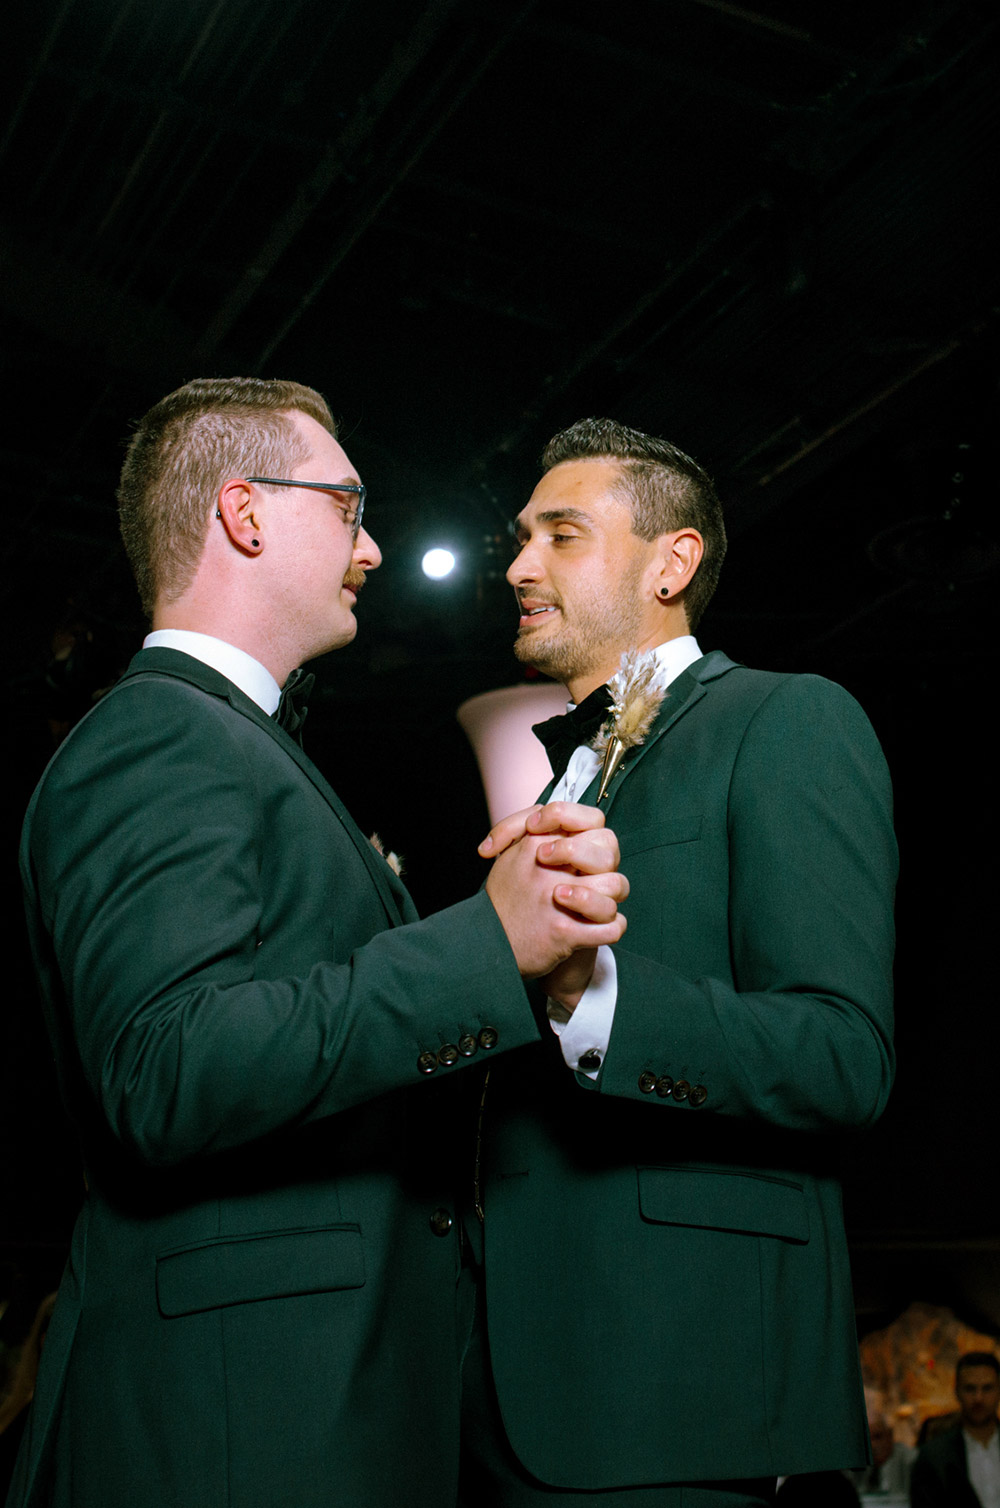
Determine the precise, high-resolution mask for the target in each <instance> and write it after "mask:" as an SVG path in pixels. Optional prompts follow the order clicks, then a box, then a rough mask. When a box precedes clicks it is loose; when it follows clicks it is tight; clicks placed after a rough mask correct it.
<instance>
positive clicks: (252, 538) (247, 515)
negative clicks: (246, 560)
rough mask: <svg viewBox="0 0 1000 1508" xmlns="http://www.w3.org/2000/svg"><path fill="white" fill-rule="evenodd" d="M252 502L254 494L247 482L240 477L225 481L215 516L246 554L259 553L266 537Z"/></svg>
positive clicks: (239, 548)
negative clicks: (259, 524)
mask: <svg viewBox="0 0 1000 1508" xmlns="http://www.w3.org/2000/svg"><path fill="white" fill-rule="evenodd" d="M251 502H252V494H251V492H250V488H249V487H248V486H247V484H246V482H244V481H241V480H240V479H239V478H236V479H235V480H233V481H229V482H223V484H222V486H221V487H220V489H219V496H218V498H217V499H216V504H215V516H216V518H217V519H219V520H220V522H221V524H222V527H223V528H224V529H225V531H226V533H227V534H228V535H229V539H230V542H231V543H232V544H233V545H235V546H236V548H237V549H238V550H241V551H242V552H243V554H244V555H259V554H260V552H261V551H262V550H263V548H264V539H263V535H262V532H261V530H260V528H259V527H258V524H257V519H256V518H255V517H254V513H253V508H252V507H251Z"/></svg>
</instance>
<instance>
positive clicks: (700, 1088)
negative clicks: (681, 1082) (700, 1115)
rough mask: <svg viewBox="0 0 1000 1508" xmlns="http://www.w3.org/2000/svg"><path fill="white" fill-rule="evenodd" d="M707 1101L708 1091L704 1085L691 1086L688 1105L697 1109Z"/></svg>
mask: <svg viewBox="0 0 1000 1508" xmlns="http://www.w3.org/2000/svg"><path fill="white" fill-rule="evenodd" d="M707 1099H708V1090H707V1089H706V1088H705V1086H704V1084H693V1085H692V1086H691V1093H690V1094H689V1095H688V1104H689V1105H694V1106H695V1108H696V1109H697V1107H698V1106H699V1105H704V1103H705V1101H706V1100H707Z"/></svg>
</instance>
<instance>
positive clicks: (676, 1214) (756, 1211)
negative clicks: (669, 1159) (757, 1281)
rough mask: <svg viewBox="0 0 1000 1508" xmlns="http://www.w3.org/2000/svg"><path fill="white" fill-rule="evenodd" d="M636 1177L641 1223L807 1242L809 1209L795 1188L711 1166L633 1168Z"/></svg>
mask: <svg viewBox="0 0 1000 1508" xmlns="http://www.w3.org/2000/svg"><path fill="white" fill-rule="evenodd" d="M638 1174H639V1209H640V1211H641V1213H642V1217H643V1219H644V1220H652V1221H655V1222H657V1223H662V1224H664V1225H699V1226H704V1227H707V1228H709V1229H712V1230H729V1231H743V1232H745V1233H746V1234H748V1235H755V1236H780V1237H782V1238H783V1239H784V1240H786V1241H808V1240H809V1209H808V1206H807V1204H806V1197H805V1194H804V1192H803V1190H802V1188H801V1187H800V1185H799V1184H796V1183H792V1182H790V1181H789V1182H785V1181H784V1180H783V1179H779V1178H769V1177H765V1176H764V1175H762V1174H758V1173H729V1172H726V1173H723V1172H717V1171H715V1170H714V1169H712V1168H639V1169H638Z"/></svg>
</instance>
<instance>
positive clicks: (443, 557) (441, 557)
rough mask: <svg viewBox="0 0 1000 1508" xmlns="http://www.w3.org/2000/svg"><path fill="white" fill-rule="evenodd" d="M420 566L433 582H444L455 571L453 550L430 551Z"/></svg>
mask: <svg viewBox="0 0 1000 1508" xmlns="http://www.w3.org/2000/svg"><path fill="white" fill-rule="evenodd" d="M420 564H421V566H422V568H423V572H424V575H425V576H429V577H430V578H431V580H432V581H443V580H444V578H445V577H446V576H450V575H451V573H452V571H453V570H454V569H455V556H454V555H453V554H452V552H451V550H442V549H433V550H428V551H427V553H426V555H425V556H424V558H423V560H422V561H421V562H420Z"/></svg>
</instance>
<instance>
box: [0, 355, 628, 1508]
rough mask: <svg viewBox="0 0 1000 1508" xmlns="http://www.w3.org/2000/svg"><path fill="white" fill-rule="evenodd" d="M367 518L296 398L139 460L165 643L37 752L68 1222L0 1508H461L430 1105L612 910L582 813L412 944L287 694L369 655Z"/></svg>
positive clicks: (147, 449) (32, 863) (490, 1052)
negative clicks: (539, 980)
mask: <svg viewBox="0 0 1000 1508" xmlns="http://www.w3.org/2000/svg"><path fill="white" fill-rule="evenodd" d="M364 501H365V487H364V484H363V483H362V482H361V481H360V479H359V477H358V474H357V472H356V470H355V468H354V467H353V465H352V464H351V461H350V460H349V458H348V456H347V455H346V454H345V452H344V450H343V449H342V447H341V445H340V443H339V441H338V440H337V437H336V429H335V427H334V423H333V420H332V418H331V416H330V411H329V409H328V407H327V405H326V403H325V401H324V400H323V399H322V398H321V397H320V395H319V394H318V393H316V392H314V391H313V390H312V389H310V388H305V387H302V386H300V385H299V384H297V383H287V382H266V381H262V380H258V379H255V378H234V379H231V380H225V381H224V380H214V379H210V380H205V381H199V382H192V383H189V384H187V386H186V387H184V388H181V389H180V390H178V391H177V392H175V393H172V394H170V395H169V396H168V397H167V398H165V399H163V400H162V401H161V402H160V403H159V404H157V405H156V406H155V407H154V408H153V409H151V410H150V412H149V413H148V414H147V415H146V416H145V418H144V419H143V420H142V421H141V422H140V425H139V427H138V429H137V432H136V434H135V436H134V437H133V439H132V442H131V444H130V446H129V451H128V455H127V457H126V461H125V466H124V470H123V472H122V480H121V486H120V489H119V503H120V513H121V524H122V533H123V536H124V539H125V543H126V547H127V549H128V552H129V557H130V560H131V562H132V565H133V569H134V571H135V574H136V579H137V581H138V583H139V587H140V591H141V594H142V597H143V602H144V605H145V607H146V609H147V611H148V612H149V613H150V616H151V617H152V622H153V632H152V634H151V635H150V636H149V637H148V638H147V639H146V641H145V644H144V647H143V649H142V650H141V651H140V653H139V654H138V655H137V656H136V657H135V659H134V660H133V662H132V664H131V665H130V666H129V669H128V670H127V672H126V674H125V676H124V677H123V678H122V680H121V681H119V682H118V684H117V685H116V686H115V687H114V688H113V689H112V690H111V691H110V692H109V693H108V695H107V696H106V697H105V698H104V699H103V701H101V702H100V703H99V704H98V705H97V707H96V708H95V709H94V710H93V711H92V712H91V714H90V715H89V716H88V717H86V718H85V719H84V720H83V721H82V722H81V723H80V724H79V726H78V727H77V728H76V729H74V731H73V732H72V733H71V734H70V736H69V737H68V738H67V739H66V741H65V743H64V744H63V745H62V746H61V747H60V749H59V751H58V752H57V754H56V756H55V758H54V759H53V761H52V762H51V764H50V765H49V767H48V769H47V771H46V772H45V775H44V776H43V778H42V781H41V784H40V785H39V787H38V790H37V791H36V792H35V796H34V798H33V800H32V803H31V806H30V809H29V812H28V816H27V819H26V823H25V831H24V841H23V846H22V874H23V878H24V885H25V892H26V898H27V905H28V919H29V928H30V932H31V942H32V949H33V953H34V957H35V963H36V966H37V969H38V973H39V978H40V981H41V985H42V995H43V1002H44V1006H45V1010H46V1017H47V1025H48V1028H49V1032H50V1036H51V1039H52V1044H53V1049H54V1052H55V1058H56V1065H57V1069H58V1072H59V1076H60V1080H61V1083H62V1088H63V1092H64V1096H65V1099H66V1102H67V1105H68V1107H69V1110H70V1112H71V1115H72V1117H73V1120H74V1122H75V1124H76V1127H77V1129H78V1131H79V1134H80V1138H81V1142H82V1147H83V1157H84V1163H85V1169H86V1181H87V1197H86V1200H85V1203H84V1208H83V1210H82V1213H81V1215H80V1218H79V1220H78V1222H77V1225H76V1228H75V1231H74V1235H73V1245H72V1252H71V1255H70V1259H69V1263H68V1266H67V1270H66V1274H65V1277H64V1280H63V1283H62V1286H61V1289H60V1293H59V1299H58V1302H57V1304H56V1308H55V1313H54V1316H53V1319H52V1324H51V1328H50V1330H49V1333H48V1338H47V1342H46V1347H45V1352H44V1356H43V1359H42V1364H41V1369H40V1372H39V1378H38V1386H37V1390H36V1393H35V1398H34V1403H33V1405H32V1411H31V1417H30V1421H29V1424H28V1427H27V1431H26V1434H25V1439H24V1448H23V1449H22V1451H21V1456H20V1459H19V1463H18V1473H19V1474H18V1475H17V1476H16V1478H15V1484H14V1487H13V1491H12V1495H11V1498H10V1503H11V1504H12V1505H17V1508H28V1505H36V1504H37V1505H40V1504H43V1503H44V1504H46V1505H48V1508H84V1505H87V1508H91V1505H96V1504H100V1505H102V1508H135V1505H136V1504H139V1503H141V1504H144V1505H148V1508H221V1505H222V1504H226V1505H228V1508H279V1505H288V1508H327V1505H330V1504H334V1503H338V1504H339V1503H350V1504H358V1505H362V1504H371V1505H376V1504H382V1503H386V1504H388V1503H394V1502H405V1503H407V1504H420V1505H425V1508H439V1505H440V1504H441V1503H446V1502H448V1501H451V1500H453V1499H454V1494H455V1483H456V1477H457V1464H458V1428H459V1426H458V1394H459V1380H458V1345H459V1337H458V1334H457V1331H456V1316H455V1283H456V1277H457V1273H458V1268H459V1230H458V1227H457V1225H456V1222H455V1220H454V1218H453V1214H452V1210H453V1208H454V1204H453V1190H452V1187H451V1183H450V1178H449V1176H448V1175H447V1174H446V1172H445V1171H444V1164H443V1154H441V1153H440V1152H438V1154H437V1155H435V1153H434V1149H433V1147H431V1146H429V1145H428V1143H427V1140H426V1134H425V1130H426V1128H425V1123H426V1121H427V1118H428V1116H429V1114H430V1112H431V1101H432V1099H433V1097H434V1095H435V1093H436V1091H435V1089H434V1088H433V1085H434V1084H435V1083H436V1084H440V1083H441V1081H442V1080H448V1079H450V1078H452V1077H453V1076H454V1075H455V1074H457V1073H458V1072H459V1071H460V1070H461V1069H462V1068H465V1067H468V1066H469V1065H470V1064H473V1063H476V1062H481V1061H482V1059H483V1058H484V1057H490V1058H492V1057H494V1056H496V1055H498V1054H501V1053H503V1052H505V1051H506V1050H507V1049H508V1048H510V1047H516V1046H518V1045H519V1044H523V1043H527V1042H529V1041H537V1040H538V1028H537V1026H536V1022H535V1016H534V1012H533V1009H532V1004H531V1002H530V1001H529V999H528V996H527V994H526V991H525V988H524V984H523V979H524V978H531V977H534V976H541V975H545V974H546V973H548V972H549V971H550V970H551V969H552V967H553V965H554V964H558V963H562V962H563V961H565V960H566V959H567V957H568V956H569V955H570V954H571V952H572V950H573V949H574V948H585V949H587V950H588V952H589V949H590V945H591V943H592V942H593V941H597V942H605V943H607V942H613V941H617V940H618V939H619V938H620V936H621V935H622V932H623V930H624V922H623V920H622V918H620V917H618V916H616V914H615V913H616V906H615V902H616V900H618V899H621V898H623V897H624V895H625V894H626V891H627V884H626V882H625V881H624V879H623V878H622V877H620V876H618V875H617V874H615V873H614V872H613V871H614V869H615V866H616V859H617V854H616V852H615V847H614V841H613V838H611V836H610V834H608V833H607V831H606V830H601V828H600V826H597V827H595V826H594V822H595V821H596V823H597V824H598V825H600V824H601V821H602V819H601V818H600V817H599V815H598V814H596V813H592V814H589V815H588V814H587V813H586V812H574V813H571V814H570V816H569V818H568V820H569V821H570V823H572V824H573V825H574V826H575V827H577V828H579V829H580V830H579V831H576V832H573V833H571V834H569V835H568V836H565V837H560V836H556V837H554V838H550V839H547V840H546V843H545V845H544V846H545V849H546V858H545V859H544V860H543V861H541V862H539V859H538V849H539V845H540V840H539V839H537V838H534V837H532V838H530V839H528V841H527V843H525V844H518V845H516V847H515V849H514V850H513V852H512V853H511V854H510V855H509V856H508V854H506V853H504V854H503V855H501V856H500V858H498V860H497V862H496V863H495V864H494V866H493V868H492V870H491V873H490V876H489V878H488V880H487V882H486V887H485V889H484V890H483V891H482V892H481V893H480V894H479V895H477V896H475V897H473V898H472V899H471V900H469V901H465V902H463V903H461V904H459V905H458V906H454V907H451V908H449V909H448V910H445V911H442V912H439V913H438V914H437V915H436V916H433V917H430V918H428V919H427V920H426V921H422V922H421V921H417V919H416V913H415V911H414V908H413V904H412V902H411V901H410V898H409V896H408V895H407V893H406V891H405V889H404V888H403V886H402V885H401V883H400V882H399V880H398V879H397V877H396V876H395V874H394V873H393V872H392V871H391V870H390V868H389V866H388V864H386V862H385V861H384V860H383V859H382V858H381V856H380V855H379V854H378V853H376V851H375V849H374V848H373V847H372V845H371V843H369V842H368V840H367V839H365V838H364V837H363V836H362V834H361V833H360V832H359V831H358V829H357V827H356V826H355V824H354V823H353V822H352V820H351V818H350V816H349V815H348V813H347V812H346V810H345V809H344V807H343V806H342V805H341V803H340V801H339V800H338V798H337V796H336V795H335V794H334V792H333V791H332V790H331V789H330V787H329V786H328V785H327V784H326V782H325V780H324V779H323V777H322V776H321V775H320V773H319V771H318V770H317V769H316V767H315V765H313V764H312V763H311V761H310V760H309V759H307V758H306V756H305V754H304V753H303V752H302V749H301V747H300V742H299V738H298V734H299V730H300V727H301V721H302V717H303V715H304V714H303V712H302V710H301V707H298V708H296V706H295V705H294V704H293V700H292V698H291V696H290V695H289V693H290V692H292V691H297V690H299V689H301V687H300V686H296V684H295V683H296V679H297V667H298V666H300V665H301V663H302V662H303V661H304V660H308V659H311V658H312V657H313V656H316V655H320V654H324V653H326V652H327V651H329V650H331V649H337V648H339V647H341V646H342V645H344V644H347V643H349V642H350V641H351V640H352V639H353V638H354V635H355V633H356V631H357V624H356V620H355V608H356V603H357V596H358V591H359V589H360V587H361V585H362V583H363V582H364V579H365V576H366V573H367V572H369V571H372V570H374V569H375V568H376V567H377V566H378V564H379V562H380V559H381V557H380V554H379V550H378V546H377V545H376V544H375V541H374V540H373V539H372V537H371V536H370V535H369V534H368V533H367V531H366V530H365V529H364V527H363V526H362V510H363V507H364ZM282 688H284V690H282ZM275 713H276V714H277V716H278V720H277V721H276V720H275V718H274V717H273V716H272V714H275ZM355 756H356V757H357V758H359V759H360V758H363V757H364V750H363V748H362V746H361V744H360V741H358V743H357V747H356V750H355ZM400 761H401V774H405V750H402V751H401V752H400ZM560 815H561V816H562V817H563V820H567V819H566V818H565V816H564V814H562V813H561V814H560ZM442 820H445V821H446V820H447V815H446V814H445V813H442ZM550 845H551V846H550ZM553 865H554V866H556V867H555V868H553V867H552V866H553ZM562 869H565V870H567V871H568V872H566V873H564V872H560V871H561V870H562ZM573 871H576V872H577V873H576V874H574V872H573ZM580 873H583V874H585V875H586V876H587V879H585V880H580V879H579V878H577V875H578V874H580ZM591 876H592V877H591ZM583 972H584V973H587V965H586V962H584V965H583ZM575 987H576V982H575V981H574V988H575ZM548 988H549V990H550V991H551V990H553V989H554V990H555V991H556V992H557V993H558V992H559V984H558V982H557V981H553V982H550V984H549V986H548ZM570 998H572V997H570ZM424 1085H426V1086H427V1087H423V1086H424ZM418 1086H420V1087H418Z"/></svg>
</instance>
